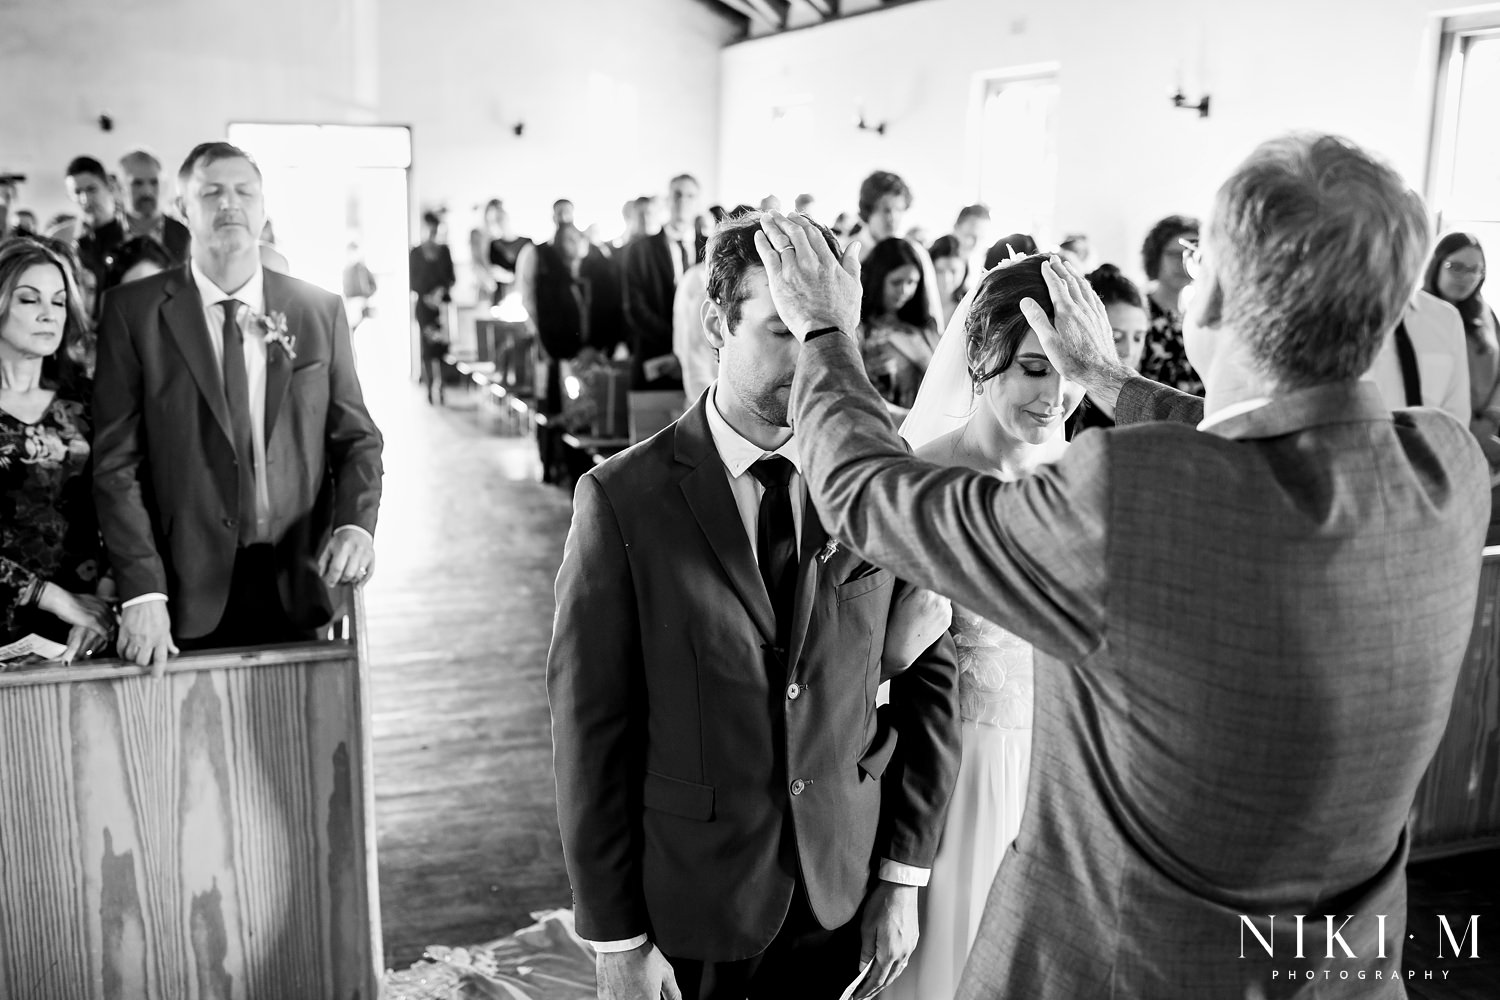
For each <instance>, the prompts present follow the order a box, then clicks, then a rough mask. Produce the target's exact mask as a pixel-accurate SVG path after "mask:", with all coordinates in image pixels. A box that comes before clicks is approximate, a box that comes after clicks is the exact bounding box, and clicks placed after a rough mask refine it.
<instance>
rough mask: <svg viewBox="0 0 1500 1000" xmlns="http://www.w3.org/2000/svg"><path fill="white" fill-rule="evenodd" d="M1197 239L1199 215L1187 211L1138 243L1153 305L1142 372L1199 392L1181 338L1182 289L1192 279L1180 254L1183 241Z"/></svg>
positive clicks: (1162, 223)
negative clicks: (1192, 214) (1193, 215)
mask: <svg viewBox="0 0 1500 1000" xmlns="http://www.w3.org/2000/svg"><path fill="white" fill-rule="evenodd" d="M1183 240H1187V241H1188V242H1189V243H1196V242H1197V240H1198V220H1197V219H1193V218H1189V217H1188V216H1185V215H1169V216H1167V217H1166V218H1165V219H1162V220H1161V221H1160V222H1158V223H1157V224H1156V225H1154V226H1152V227H1151V231H1150V232H1149V233H1147V234H1146V240H1145V242H1144V243H1142V244H1141V264H1142V266H1143V267H1144V268H1145V269H1146V277H1147V278H1149V279H1150V280H1151V288H1150V290H1149V291H1148V293H1147V301H1148V302H1149V303H1150V309H1151V329H1150V331H1149V332H1148V333H1147V334H1146V350H1145V352H1144V353H1143V354H1142V355H1141V374H1142V375H1143V376H1145V377H1146V378H1149V379H1151V380H1152V381H1155V382H1160V383H1162V384H1163V385H1170V386H1172V387H1173V388H1174V389H1181V390H1182V391H1183V392H1189V393H1192V394H1193V395H1195V396H1201V395H1203V380H1202V379H1201V378H1199V377H1198V373H1197V372H1196V371H1194V370H1193V365H1192V362H1190V361H1189V360H1188V356H1187V348H1186V347H1185V346H1183V343H1182V305H1181V299H1182V290H1183V289H1184V288H1186V287H1187V286H1188V285H1190V284H1192V281H1193V279H1192V276H1191V275H1189V274H1188V272H1187V265H1186V264H1185V263H1184V260H1183V254H1184V253H1185V252H1186V247H1184V246H1183V243H1182V241H1183Z"/></svg>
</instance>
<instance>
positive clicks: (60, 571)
mask: <svg viewBox="0 0 1500 1000" xmlns="http://www.w3.org/2000/svg"><path fill="white" fill-rule="evenodd" d="M74 267H75V265H74V262H73V261H72V259H71V257H70V255H69V254H68V252H67V250H66V249H65V248H64V247H63V246H62V245H61V244H58V243H56V242H54V241H52V240H46V239H33V238H29V237H15V238H13V239H8V240H5V241H3V242H0V615H3V619H0V645H8V644H10V643H12V642H15V641H17V640H19V639H23V638H25V637H26V636H28V635H32V634H35V635H38V636H40V637H42V638H44V639H48V640H52V641H55V642H58V643H65V644H66V648H65V650H64V652H63V653H62V654H61V659H63V660H65V661H71V660H72V659H73V658H74V657H75V656H78V655H83V656H91V655H93V654H94V653H96V652H98V651H100V650H101V649H103V648H104V647H105V645H106V643H107V642H108V639H109V636H110V634H111V633H112V632H113V630H114V615H113V613H112V611H111V610H110V606H109V603H108V598H109V597H111V596H112V592H113V589H114V588H113V583H112V582H111V581H109V580H106V579H105V578H104V573H103V568H104V565H105V563H104V546H103V542H102V540H101V538H100V535H99V524H98V520H97V518H96V516H95V514H94V499H93V491H92V478H91V475H90V472H91V463H90V457H89V456H90V450H89V436H90V432H91V429H92V428H91V420H90V409H91V396H92V385H91V384H90V382H89V380H88V377H87V376H86V375H85V374H84V372H83V370H82V367H81V365H79V363H78V361H77V360H76V358H75V357H74V356H73V353H74V352H70V350H69V348H70V347H73V346H74V345H75V344H77V343H78V342H79V341H80V339H81V338H82V337H83V335H84V332H85V330H86V329H87V323H88V319H87V315H86V314H85V313H84V311H83V302H82V299H81V298H80V296H79V290H78V283H77V281H76V276H75V271H74Z"/></svg>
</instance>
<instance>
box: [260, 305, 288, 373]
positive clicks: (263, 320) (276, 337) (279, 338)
mask: <svg viewBox="0 0 1500 1000" xmlns="http://www.w3.org/2000/svg"><path fill="white" fill-rule="evenodd" d="M255 322H257V323H259V324H260V328H261V331H262V332H263V333H265V335H266V350H270V349H271V347H272V346H276V347H280V348H281V349H282V350H283V351H285V352H286V359H287V360H288V361H295V360H297V350H296V347H295V346H294V343H293V339H292V332H291V330H290V329H288V327H287V323H286V313H284V312H279V311H277V312H269V313H263V314H261V315H259V316H257V317H255Z"/></svg>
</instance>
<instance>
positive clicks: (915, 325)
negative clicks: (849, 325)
mask: <svg viewBox="0 0 1500 1000" xmlns="http://www.w3.org/2000/svg"><path fill="white" fill-rule="evenodd" d="M925 281H926V279H925V278H924V277H923V276H922V262H921V260H920V259H919V258H918V257H917V248H916V247H915V246H913V245H912V244H911V242H909V241H908V240H901V239H892V240H882V241H881V242H880V243H877V244H876V245H875V249H874V251H873V252H872V253H871V254H870V255H869V256H868V257H867V258H865V263H864V267H863V270H862V271H861V273H860V282H861V284H862V285H863V288H864V296H863V298H862V299H861V301H860V316H859V319H860V330H859V333H860V353H861V354H862V355H863V357H864V360H865V371H866V372H867V373H868V374H869V376H870V381H871V382H873V383H874V384H875V387H876V388H877V389H879V390H880V394H881V395H882V396H884V397H885V398H886V399H887V400H888V401H889V402H891V403H893V404H894V405H896V406H898V407H902V408H903V409H904V408H908V407H910V406H911V404H912V401H913V400H915V399H916V398H917V389H918V387H919V386H920V385H921V384H922V375H923V374H924V373H925V372H926V371H927V365H928V362H930V361H931V360H932V351H933V348H935V347H936V346H937V338H938V328H937V318H936V317H935V316H933V314H932V313H931V312H929V311H928V302H929V297H928V295H927V290H926V288H925V287H923V286H924V282H925Z"/></svg>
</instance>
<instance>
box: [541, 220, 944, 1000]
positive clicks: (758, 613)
mask: <svg viewBox="0 0 1500 1000" xmlns="http://www.w3.org/2000/svg"><path fill="white" fill-rule="evenodd" d="M756 226H757V222H756V220H755V219H753V218H752V219H749V220H738V221H734V220H730V221H726V222H724V223H722V224H721V226H720V229H719V232H718V233H717V234H716V235H715V237H714V240H713V242H712V243H711V244H710V250H709V271H710V275H709V286H708V288H709V296H710V302H709V303H708V305H707V306H706V308H705V310H704V314H705V315H704V321H705V327H706V329H707V331H708V334H709V339H710V341H711V342H712V343H713V344H714V346H715V348H716V349H717V350H718V352H719V354H720V358H721V362H720V378H719V381H718V382H717V383H716V385H715V386H714V387H713V388H712V389H711V390H710V391H709V392H707V393H705V394H704V395H703V397H702V398H701V399H700V400H699V401H698V403H697V404H696V405H695V406H694V407H693V408H692V409H691V410H689V411H688V413H687V414H685V415H684V416H683V417H682V418H681V419H680V420H678V421H677V422H676V423H675V424H674V425H672V426H671V427H668V428H667V429H665V430H663V431H662V432H661V433H659V434H657V435H656V436H655V437H653V438H651V439H650V440H648V441H646V442H644V443H642V444H640V445H638V446H636V447H634V448H632V449H630V450H629V451H627V452H625V453H623V454H621V455H619V456H616V457H615V458H613V459H611V460H610V461H608V462H606V463H605V464H604V465H602V466H600V467H599V468H598V469H595V470H594V471H592V472H590V473H589V474H588V475H586V476H584V477H583V478H582V479H581V480H580V481H579V484H578V491H577V494H576V496H575V498H574V504H575V508H574V515H573V526H572V530H571V531H570V533H569V535H568V542H567V547H566V551H565V553H564V556H563V564H562V569H561V571H560V572H559V574H558V578H557V618H556V622H555V627H554V632H553V640H552V649H551V653H550V656H549V659H548V664H547V679H548V691H549V695H550V700H551V706H552V724H553V743H554V751H555V763H556V772H557V791H558V814H559V819H560V821H561V827H562V839H563V851H564V854H565V856H566V860H567V865H568V873H569V876H570V877H571V880H572V883H573V894H574V903H575V907H576V920H577V929H578V933H579V934H580V935H582V936H583V937H584V938H585V939H587V940H589V941H592V942H594V944H595V948H596V950H597V951H598V952H599V959H598V969H599V986H600V996H601V997H604V998H606V1000H619V998H631V1000H634V998H637V997H651V998H655V997H658V996H660V995H663V991H665V995H666V996H669V997H675V996H678V995H679V994H678V993H677V992H676V991H677V990H678V989H680V991H681V993H680V995H681V996H682V997H684V998H687V1000H744V998H745V997H746V996H750V997H776V998H782V997H799V998H809V1000H824V998H826V1000H835V998H837V997H838V996H839V995H840V993H841V992H842V991H843V990H844V989H845V988H846V987H848V986H849V985H850V984H852V983H854V982H855V980H856V979H858V978H859V977H860V972H861V967H862V965H864V964H865V963H867V962H868V963H870V968H869V969H868V970H866V971H865V974H864V979H863V981H862V983H861V986H860V989H859V992H858V994H857V995H858V996H870V995H873V993H874V992H876V991H878V989H879V988H880V987H882V986H884V985H885V984H887V983H888V982H890V981H891V980H892V979H894V977H895V976H896V975H897V974H899V972H900V969H901V967H902V965H903V964H904V963H905V960H906V958H907V957H908V956H909V954H910V952H911V949H912V947H913V946H914V945H915V943H916V933H917V928H916V892H917V889H916V887H917V886H919V885H923V884H925V883H926V878H927V870H928V869H929V868H930V867H931V864H932V860H933V857H934V854H935V853H936V851H937V844H938V836H939V833H940V831H941V829H942V821H943V816H944V812H945V810H946V808H947V802H948V797H949V794H950V793H951V791H952V787H953V784H954V782H955V780H956V778H957V771H958V749H959V738H960V737H959V729H958V721H957V676H956V669H955V664H954V656H955V654H954V648H953V644H952V640H951V638H950V637H949V636H948V635H947V634H946V632H942V631H941V629H940V628H939V629H938V630H936V632H935V634H936V635H937V638H936V641H935V642H931V643H930V645H929V644H928V639H926V638H924V639H922V640H921V641H919V642H916V643H914V644H912V646H913V648H912V653H911V655H910V657H907V656H902V657H898V658H897V660H898V662H899V663H900V665H901V666H903V667H907V669H905V670H904V672H902V673H900V674H899V675H898V676H897V677H896V678H895V679H894V680H893V681H892V682H891V693H890V704H889V706H887V707H885V708H882V709H881V710H880V711H879V712H877V711H876V689H877V687H878V686H879V684H880V682H881V677H882V668H881V664H882V656H883V654H884V653H885V652H886V646H887V643H886V637H887V628H888V625H889V624H890V621H889V619H890V615H891V611H892V607H893V602H896V601H901V600H903V599H904V597H905V596H906V593H905V585H904V584H901V583H898V582H897V581H896V579H895V578H894V577H893V576H892V575H891V574H890V573H888V572H886V571H885V570H881V569H878V568H876V567H875V566H872V565H871V564H869V563H867V562H864V561H863V560H861V559H859V558H858V557H857V556H855V555H853V554H852V553H850V552H848V551H847V550H846V549H844V548H842V547H841V546H839V545H838V544H837V543H836V542H835V541H833V540H832V539H831V538H830V536H829V535H828V534H827V533H826V532H825V531H824V529H823V526H822V524H821V522H820V521H819V520H818V517H817V514H816V512H815V511H814V510H813V508H812V505H811V504H810V503H808V502H807V499H806V491H805V489H804V487H803V484H802V480H801V476H800V474H799V472H798V463H799V462H800V458H799V456H798V450H797V448H798V442H797V440H796V439H794V438H793V437H792V435H791V431H790V430H789V429H788V428H787V426H786V407H787V397H788V394H789V391H790V385H791V381H792V374H793V371H794V368H795V365H796V359H797V353H798V345H797V342H796V341H795V340H794V339H793V338H792V336H791V334H790V333H788V331H787V328H786V325H785V324H784V323H782V322H781V320H780V319H779V318H778V317H777V315H776V311H775V309H774V307H773V306H772V305H771V300H770V295H769V292H768V289H767V285H766V277H765V271H764V269H763V268H762V267H761V266H760V264H759V261H758V260H757V259H756V256H755V248H754V239H753V237H754V233H755V227H756ZM828 238H829V239H832V237H831V236H829V237H828ZM898 606H900V605H898ZM899 631H900V630H899V629H897V630H893V641H894V632H899ZM907 664H909V666H907ZM882 779H883V780H882ZM882 785H883V786H884V791H883V792H882ZM861 908H862V916H861V917H860V919H859V920H858V921H856V920H855V915H856V912H858V911H860V910H861Z"/></svg>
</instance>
